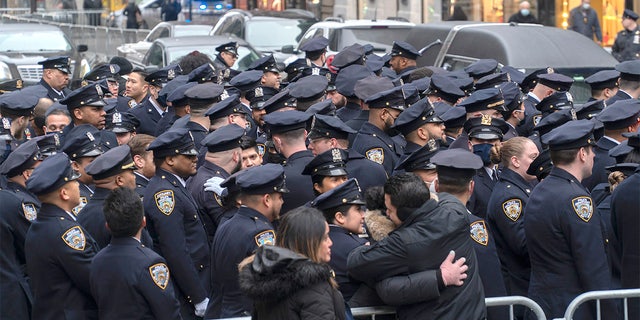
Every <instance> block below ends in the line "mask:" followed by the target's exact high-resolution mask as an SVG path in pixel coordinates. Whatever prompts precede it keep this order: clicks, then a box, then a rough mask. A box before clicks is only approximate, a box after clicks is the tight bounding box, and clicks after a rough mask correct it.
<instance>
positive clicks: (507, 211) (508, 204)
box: [502, 199, 522, 222]
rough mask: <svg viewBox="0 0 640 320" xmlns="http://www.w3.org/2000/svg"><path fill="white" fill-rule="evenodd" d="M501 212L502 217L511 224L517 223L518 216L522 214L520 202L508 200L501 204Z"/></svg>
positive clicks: (518, 200)
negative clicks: (502, 213) (511, 222)
mask: <svg viewBox="0 0 640 320" xmlns="http://www.w3.org/2000/svg"><path fill="white" fill-rule="evenodd" d="M502 211H503V212H504V215H506V216H507V218H509V219H511V220H512V221H513V222H515V221H518V218H520V215H521V214H522V200H520V199H509V200H507V201H505V202H503V203H502Z"/></svg>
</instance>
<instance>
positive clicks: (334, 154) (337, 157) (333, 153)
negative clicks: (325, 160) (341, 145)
mask: <svg viewBox="0 0 640 320" xmlns="http://www.w3.org/2000/svg"><path fill="white" fill-rule="evenodd" d="M331 157H333V160H332V161H333V162H341V161H343V160H342V154H341V153H340V150H338V149H333V150H331Z"/></svg>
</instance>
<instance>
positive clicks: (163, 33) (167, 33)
mask: <svg viewBox="0 0 640 320" xmlns="http://www.w3.org/2000/svg"><path fill="white" fill-rule="evenodd" d="M212 28H213V26H209V25H203V24H187V23H185V22H179V21H171V22H160V23H159V24H158V25H157V26H155V27H154V28H153V29H152V30H151V32H149V34H148V35H147V37H146V38H144V40H142V41H138V42H136V43H125V44H123V45H121V46H119V47H118V48H117V50H118V55H119V56H121V57H125V58H131V59H134V60H135V59H137V60H140V59H142V57H144V55H145V54H146V53H147V51H148V50H149V48H150V47H151V44H152V43H153V41H155V40H156V39H160V38H173V37H176V38H177V37H184V36H204V35H208V34H209V32H210V31H211V29H212ZM136 56H138V57H137V58H136Z"/></svg>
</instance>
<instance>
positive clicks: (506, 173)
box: [498, 168, 531, 194]
mask: <svg viewBox="0 0 640 320" xmlns="http://www.w3.org/2000/svg"><path fill="white" fill-rule="evenodd" d="M498 180H500V181H506V182H510V183H512V184H513V185H515V186H517V187H518V188H520V189H522V191H524V192H526V193H527V194H530V193H531V184H530V183H529V182H527V180H525V179H524V178H523V177H522V176H521V175H519V174H518V173H517V172H515V171H513V170H511V169H509V168H503V169H502V171H501V172H500V178H499V179H498Z"/></svg>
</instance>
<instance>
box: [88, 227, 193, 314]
mask: <svg viewBox="0 0 640 320" xmlns="http://www.w3.org/2000/svg"><path fill="white" fill-rule="evenodd" d="M172 276H173V274H172V273H171V272H170V271H169V268H168V267H167V262H166V261H165V260H164V258H162V257H161V256H159V255H158V254H157V253H155V252H153V250H151V249H149V248H146V247H145V246H144V245H142V244H141V243H140V241H138V240H137V239H135V238H133V237H123V238H113V239H111V243H110V244H109V245H108V246H107V247H105V248H104V249H103V250H102V251H100V252H99V253H98V254H97V255H96V256H95V257H94V258H93V262H92V263H91V273H90V283H91V293H92V294H93V296H94V297H95V299H96V303H97V304H98V310H99V315H100V319H149V320H150V319H167V320H169V319H181V318H180V304H178V300H176V297H175V295H174V285H173V282H172V281H171V280H172V279H171V278H172Z"/></svg>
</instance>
